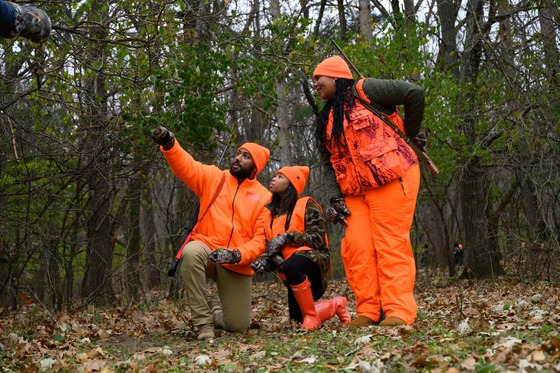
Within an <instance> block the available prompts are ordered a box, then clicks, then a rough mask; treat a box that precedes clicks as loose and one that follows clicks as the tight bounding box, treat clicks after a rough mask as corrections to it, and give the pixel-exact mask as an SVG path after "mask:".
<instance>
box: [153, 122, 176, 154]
mask: <svg viewBox="0 0 560 373" xmlns="http://www.w3.org/2000/svg"><path fill="white" fill-rule="evenodd" d="M152 139H153V140H154V141H155V142H156V144H159V145H161V146H163V149H165V150H169V149H171V148H172V147H173V145H174V144H175V134H174V133H173V132H171V131H169V130H168V129H167V128H165V127H158V128H156V129H155V130H154V131H153V132H152Z"/></svg>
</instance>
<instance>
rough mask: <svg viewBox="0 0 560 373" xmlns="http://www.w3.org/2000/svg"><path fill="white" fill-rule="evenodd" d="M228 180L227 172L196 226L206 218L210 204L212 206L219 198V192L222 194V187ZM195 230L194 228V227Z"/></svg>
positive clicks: (223, 174)
mask: <svg viewBox="0 0 560 373" xmlns="http://www.w3.org/2000/svg"><path fill="white" fill-rule="evenodd" d="M225 182H226V174H225V173H222V180H220V184H219V185H218V188H217V189H216V193H214V196H213V197H212V199H211V200H210V203H209V204H208V206H206V210H204V213H203V214H202V215H201V216H200V219H198V220H197V222H196V223H197V224H196V225H195V226H198V223H200V222H201V221H202V219H204V217H205V216H206V213H207V212H208V210H210V206H212V205H213V204H214V201H215V200H216V198H218V194H220V190H222V187H223V186H224V183H225ZM193 231H194V228H193Z"/></svg>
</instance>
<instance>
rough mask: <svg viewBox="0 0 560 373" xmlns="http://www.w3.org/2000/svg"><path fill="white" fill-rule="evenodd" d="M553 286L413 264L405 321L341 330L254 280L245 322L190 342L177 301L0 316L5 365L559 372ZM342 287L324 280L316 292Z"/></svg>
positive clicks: (30, 368)
mask: <svg viewBox="0 0 560 373" xmlns="http://www.w3.org/2000/svg"><path fill="white" fill-rule="evenodd" d="M559 293H560V292H559V291H558V287H554V286H550V285H548V284H546V283H531V284H524V283H520V282H517V281H515V280H514V279H510V278H504V279H502V280H500V281H477V282H467V281H461V282H456V283H452V282H450V281H449V280H445V279H442V278H438V277H437V276H436V275H435V274H433V273H427V272H420V273H419V275H418V281H417V289H416V297H417V301H418V311H419V313H418V319H417V321H416V323H415V324H413V325H412V326H405V327H396V328H381V327H378V326H372V327H369V328H365V329H347V328H345V327H342V326H340V324H339V323H338V320H336V317H335V318H333V319H331V320H328V321H327V322H325V323H324V324H323V326H322V327H321V328H320V329H319V330H316V331H306V330H302V329H300V328H298V326H297V325H295V324H293V323H291V322H290V321H289V320H288V316H287V306H286V290H285V289H284V288H283V285H282V284H281V283H279V282H277V281H270V279H269V280H268V281H264V282H257V283H255V287H254V307H253V315H252V319H253V325H252V327H251V329H250V330H248V331H246V332H243V333H227V332H224V331H219V332H218V336H217V338H216V339H214V340H211V341H207V342H199V341H197V340H196V339H194V338H193V335H192V334H189V333H186V331H187V330H188V325H186V324H185V322H187V323H188V320H189V315H188V313H187V312H181V311H180V310H181V309H182V308H183V306H184V305H181V304H175V303H174V302H171V301H168V300H166V299H165V294H157V293H154V294H150V297H147V299H149V300H146V301H145V302H143V303H141V304H134V305H132V304H129V305H122V306H119V307H115V308H111V309H96V308H94V307H89V308H87V309H85V310H82V311H80V312H76V313H73V314H68V313H60V314H52V313H49V312H47V311H44V310H41V309H40V308H39V307H37V306H35V305H27V306H25V307H22V308H21V309H20V310H19V311H18V312H17V313H12V314H5V315H4V316H3V317H2V318H0V327H1V333H0V359H1V360H0V370H3V371H6V372H16V371H26V372H40V371H48V372H67V371H76V372H105V373H109V372H168V371H172V372H183V371H201V372H206V371H224V372H241V371H259V372H269V371H317V370H319V371H346V372H351V371H360V372H392V371H401V372H408V371H430V372H465V371H467V372H468V371H472V372H474V371H476V372H492V371H515V372H536V371H548V372H560V299H559ZM334 295H345V296H346V297H347V298H348V300H349V309H350V310H351V311H354V299H353V296H352V292H351V290H350V289H349V287H348V285H347V284H346V282H345V281H344V280H340V281H332V282H331V283H330V286H329V289H328V291H327V294H326V295H325V298H330V297H332V296H334Z"/></svg>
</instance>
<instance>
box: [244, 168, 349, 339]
mask: <svg viewBox="0 0 560 373" xmlns="http://www.w3.org/2000/svg"><path fill="white" fill-rule="evenodd" d="M308 176H309V167H306V166H292V167H283V168H281V169H280V170H278V171H277V172H276V176H275V177H274V178H273V179H272V181H271V182H270V186H269V190H270V192H271V193H272V201H271V202H270V203H269V204H268V205H266V208H267V210H268V215H267V217H266V220H265V222H266V223H265V234H266V239H267V245H266V253H265V254H264V255H263V256H261V257H260V258H258V259H257V260H255V261H254V262H253V264H252V265H251V267H252V268H253V270H254V271H255V272H265V271H273V270H278V271H279V272H280V277H281V278H282V280H284V283H285V284H286V287H287V288H288V308H289V313H290V319H291V320H295V321H297V322H299V323H301V324H302V326H303V327H304V328H306V329H316V328H318V327H319V326H320V325H321V323H322V322H323V321H325V320H328V319H330V318H331V317H333V316H334V315H337V316H338V318H339V319H340V322H341V323H342V324H343V325H345V324H347V323H348V322H349V321H350V314H349V313H348V310H347V309H346V304H347V300H346V298H344V297H343V296H338V297H335V298H333V299H329V300H324V301H320V302H315V301H316V300H318V299H319V298H321V297H322V296H323V294H324V293H325V290H326V288H327V280H328V276H329V274H330V273H331V253H330V250H329V246H328V242H327V235H326V233H325V219H324V217H323V209H322V207H321V206H320V205H319V204H318V203H317V202H315V201H314V200H313V199H312V198H311V197H298V196H299V195H300V194H301V193H302V192H303V189H304V188H305V183H306V182H307V177H308Z"/></svg>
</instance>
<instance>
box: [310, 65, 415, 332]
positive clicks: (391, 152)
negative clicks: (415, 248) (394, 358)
mask: <svg viewBox="0 0 560 373" xmlns="http://www.w3.org/2000/svg"><path fill="white" fill-rule="evenodd" d="M335 62H336V61H334V60H332V61H331V60H329V59H327V60H325V61H323V62H322V63H321V64H319V66H317V69H316V70H315V72H314V73H313V76H314V77H315V76H327V77H332V78H345V79H352V76H351V74H347V73H346V69H347V68H348V66H347V65H346V63H345V62H344V61H343V60H342V61H339V62H336V63H335ZM339 64H344V65H346V66H345V67H344V66H340V65H339ZM348 71H349V69H348ZM343 83H344V82H343ZM339 86H340V87H341V86H343V84H339V83H338V82H337V89H338V87H339ZM356 88H357V91H358V94H359V95H360V97H362V98H363V99H365V100H366V101H367V102H370V103H371V104H372V105H373V106H374V107H375V108H376V109H378V110H379V111H380V112H381V113H383V114H385V115H386V116H387V117H388V118H389V119H391V120H392V121H393V123H395V124H396V125H397V126H398V127H399V128H400V129H401V130H403V131H405V133H406V134H407V135H408V136H410V137H414V136H416V135H417V134H418V131H419V127H420V124H421V122H422V117H423V113H424V93H423V90H422V88H421V87H419V86H417V85H415V84H412V83H409V82H405V81H396V80H381V79H371V78H368V79H361V80H359V81H358V82H357V84H356ZM348 93H349V92H338V91H337V92H335V98H334V99H333V100H330V101H329V102H328V105H330V106H326V107H328V108H329V109H328V110H329V112H327V113H326V114H328V115H327V116H324V118H326V119H325V121H324V122H321V123H318V125H324V126H325V141H324V146H325V148H326V149H324V150H322V154H321V155H322V159H323V162H324V165H325V180H324V183H325V185H326V187H327V196H328V198H329V200H331V201H332V200H333V199H335V198H340V197H341V196H342V195H344V201H345V203H346V206H347V207H348V209H349V210H350V212H351V215H349V216H347V217H346V219H347V221H348V226H347V228H346V235H345V237H344V239H343V240H342V243H341V255H342V260H343V263H344V268H345V270H346V276H347V279H348V283H349V285H350V287H351V288H352V290H353V292H354V295H355V296H356V303H357V306H356V310H357V313H358V315H359V316H363V317H367V318H369V319H370V320H372V321H379V318H380V312H381V308H382V309H383V311H384V312H385V313H386V315H387V317H396V318H399V319H401V320H403V321H404V322H406V323H407V324H411V323H413V322H414V319H415V318H416V313H417V306H416V301H415V299H414V294H413V289H414V281H415V277H416V271H415V265H414V256H413V254H412V247H411V243H410V228H411V225H412V221H413V217H414V209H415V206H416V198H417V195H418V188H419V185H420V168H419V165H418V159H417V156H416V154H415V153H414V151H413V150H412V149H411V148H410V147H409V146H408V145H407V144H406V142H405V141H404V140H402V138H401V137H400V136H399V135H398V134H396V133H395V132H394V130H393V129H392V128H391V127H390V126H388V125H387V124H386V123H384V122H383V121H382V120H381V119H380V118H378V117H377V116H376V115H375V114H373V113H372V112H371V111H369V110H368V109H367V108H365V107H364V106H363V105H362V104H361V103H360V102H359V100H358V99H355V100H354V101H353V102H352V105H350V106H349V105H347V104H346V102H343V101H341V96H343V95H346V94H348ZM335 104H336V105H343V107H342V109H343V111H344V113H343V114H342V118H341V120H342V129H343V136H340V137H337V136H334V135H333V121H334V119H333V106H332V105H335ZM397 105H403V106H404V112H405V119H404V123H403V121H402V120H401V118H400V116H399V114H398V112H397V107H396V106H397ZM350 325H352V322H351V323H350Z"/></svg>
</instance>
